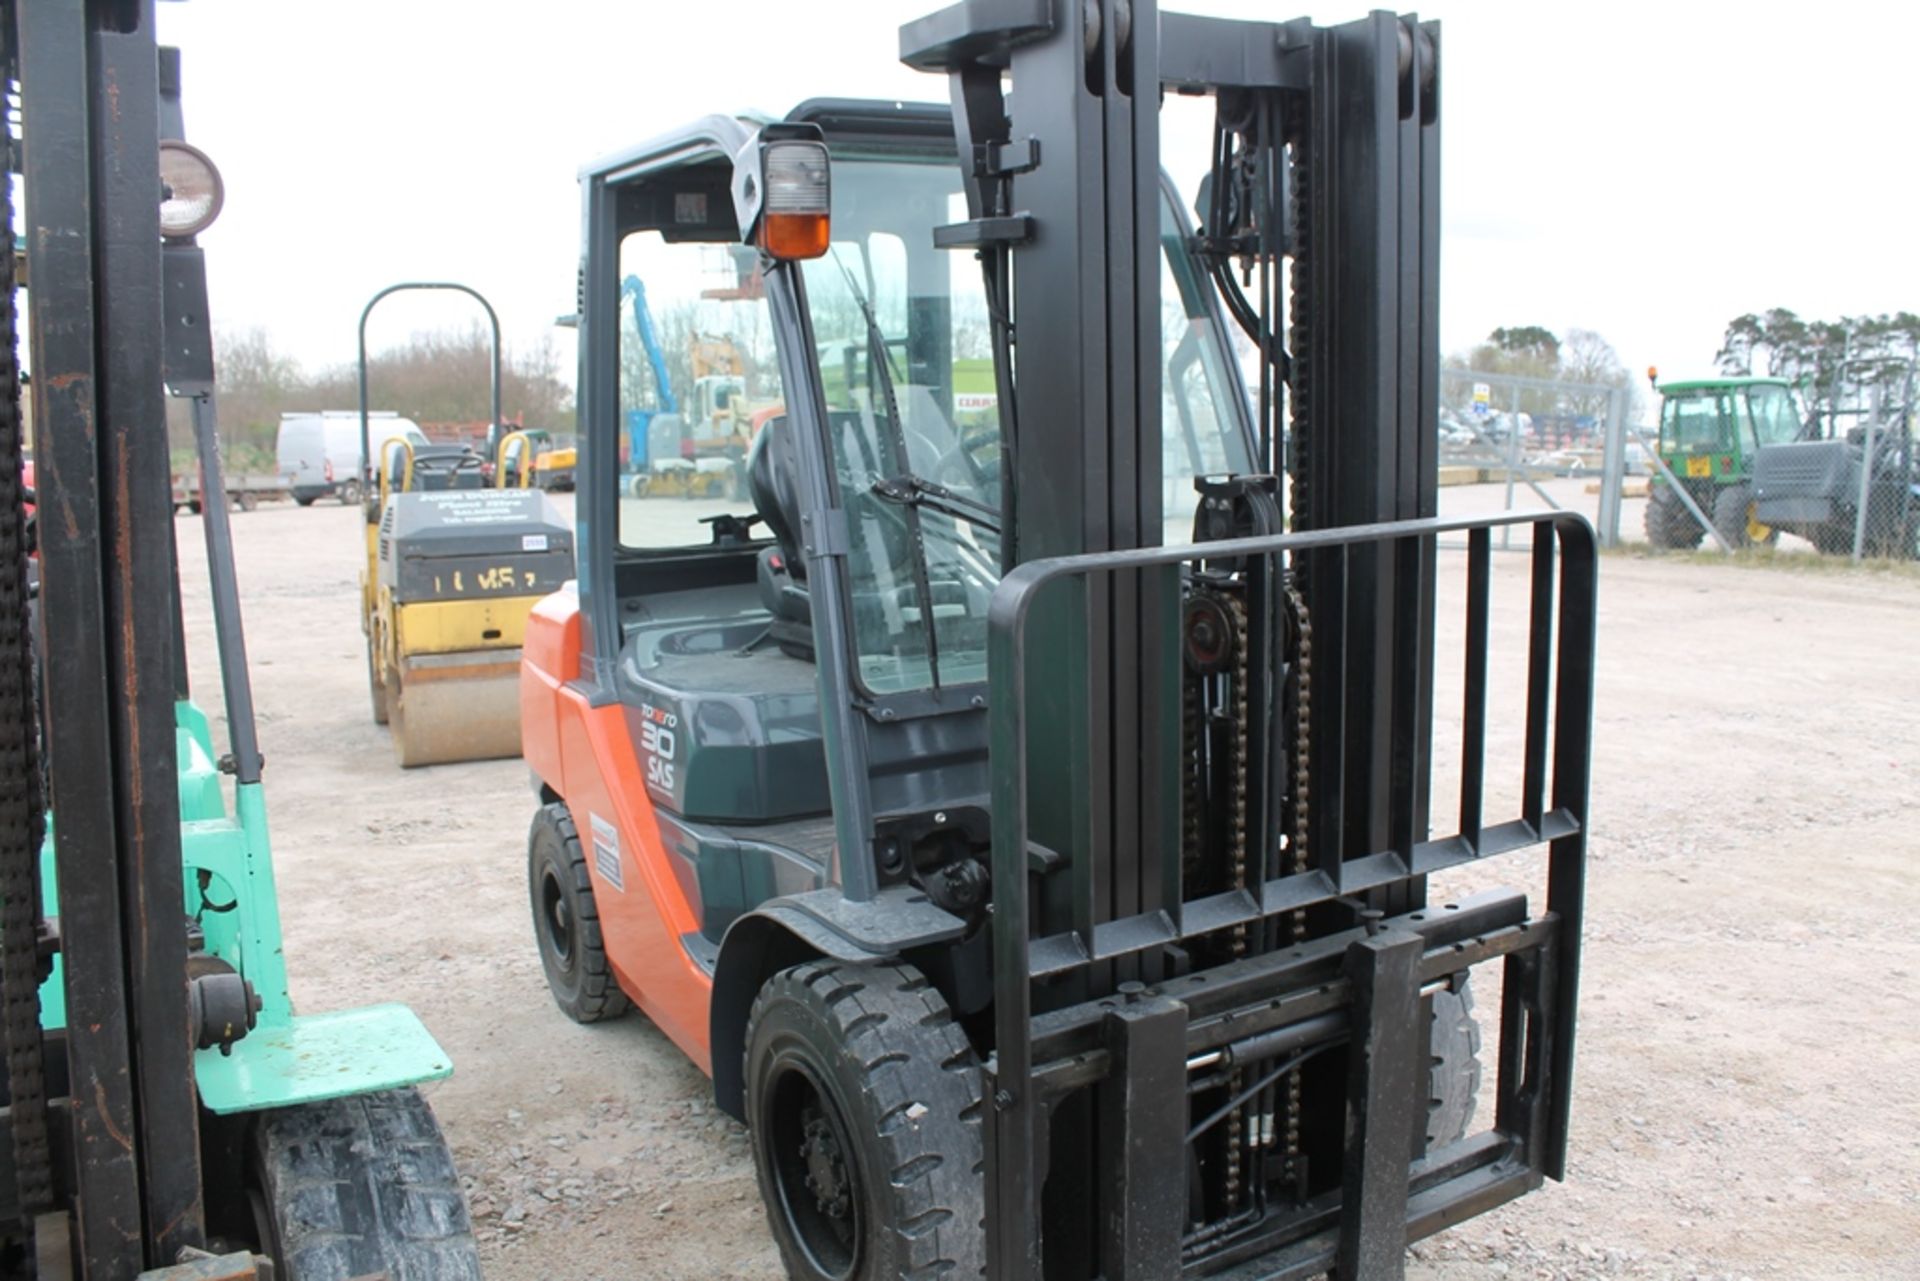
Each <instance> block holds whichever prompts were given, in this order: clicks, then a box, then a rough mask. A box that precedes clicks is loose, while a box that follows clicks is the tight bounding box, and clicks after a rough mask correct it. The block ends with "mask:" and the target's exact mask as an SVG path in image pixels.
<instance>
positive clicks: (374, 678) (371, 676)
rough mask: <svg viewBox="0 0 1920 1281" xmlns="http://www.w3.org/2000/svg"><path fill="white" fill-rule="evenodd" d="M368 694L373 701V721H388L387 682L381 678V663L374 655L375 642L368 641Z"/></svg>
mask: <svg viewBox="0 0 1920 1281" xmlns="http://www.w3.org/2000/svg"><path fill="white" fill-rule="evenodd" d="M367 694H368V696H369V697H370V698H371V700H372V702H373V723H374V724H375V725H385V724H386V723H387V683H386V682H385V681H383V680H381V679H380V664H379V662H378V660H376V659H375V658H374V656H373V642H372V641H371V640H369V641H368V642H367Z"/></svg>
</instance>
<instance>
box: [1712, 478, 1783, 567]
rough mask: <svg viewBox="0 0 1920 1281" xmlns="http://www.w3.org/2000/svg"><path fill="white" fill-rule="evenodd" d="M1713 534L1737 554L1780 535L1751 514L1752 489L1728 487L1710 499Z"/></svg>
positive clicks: (1737, 486)
mask: <svg viewBox="0 0 1920 1281" xmlns="http://www.w3.org/2000/svg"><path fill="white" fill-rule="evenodd" d="M1711 514H1712V516H1713V532H1714V533H1716V534H1718V535H1720V541H1721V542H1723V543H1725V544H1726V545H1727V549H1728V550H1729V551H1736V552H1737V551H1740V550H1742V549H1744V548H1748V547H1752V546H1754V545H1755V544H1765V545H1771V544H1773V543H1776V542H1779V541H1780V535H1779V534H1778V533H1777V532H1775V530H1774V529H1773V528H1772V527H1771V526H1768V525H1762V524H1761V523H1760V522H1759V521H1757V520H1755V519H1754V515H1753V486H1752V485H1728V486H1726V487H1724V488H1723V489H1721V490H1720V492H1719V493H1717V494H1715V495H1714V496H1713V511H1712V513H1711Z"/></svg>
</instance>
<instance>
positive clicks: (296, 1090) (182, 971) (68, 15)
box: [0, 0, 479, 1281]
mask: <svg viewBox="0 0 1920 1281" xmlns="http://www.w3.org/2000/svg"><path fill="white" fill-rule="evenodd" d="M0 55H3V56H4V60H5V63H6V66H5V73H6V75H7V77H8V79H9V81H10V82H17V83H18V85H19V92H20V109H19V129H20V134H21V137H20V139H19V140H17V141H16V140H13V139H11V138H9V139H8V140H7V141H5V142H4V143H0V146H4V147H5V150H6V152H7V156H6V159H7V161H8V163H7V166H6V178H7V182H6V194H5V198H4V200H3V201H0V210H4V212H5V213H7V214H8V215H9V217H8V221H9V223H10V222H11V214H12V210H13V199H14V192H15V183H14V178H15V176H16V175H17V176H18V178H19V180H20V188H21V189H23V190H24V193H25V197H26V200H25V203H26V209H25V217H24V220H23V221H24V225H25V229H26V230H25V236H24V238H23V241H22V248H21V249H20V251H18V252H16V253H13V254H8V255H7V256H6V258H5V263H4V267H3V268H0V270H4V273H5V279H0V303H4V317H5V319H4V323H0V565H4V569H0V768H4V770H5V772H6V776H7V782H6V787H5V789H4V791H0V806H4V809H5V818H4V821H0V899H3V900H4V903H3V906H0V912H3V913H4V915H3V916H0V943H3V944H4V946H3V947H0V996H4V1002H3V1008H4V1027H0V1034H3V1035H4V1041H5V1047H6V1058H7V1090H8V1094H7V1104H6V1108H5V1110H4V1112H0V1130H3V1131H4V1134H3V1135H0V1270H4V1271H5V1272H6V1274H7V1275H26V1276H37V1277H41V1278H54V1277H82V1278H89V1279H95V1278H98V1279H101V1281H109V1279H110V1281H130V1279H131V1278H135V1277H153V1278H168V1279H169V1281H171V1279H173V1278H179V1279H180V1281H186V1279H187V1278H212V1277H221V1278H239V1277H253V1276H261V1277H266V1276H273V1277H277V1278H279V1279H280V1281H287V1279H288V1278H293V1279H294V1281H299V1279H301V1278H308V1279H317V1278H320V1277H341V1276H361V1275H369V1274H374V1273H384V1274H385V1275H388V1276H390V1277H392V1278H395V1279H396V1281H398V1279H399V1278H419V1279H421V1281H424V1279H425V1278H430V1277H431V1278H439V1277H450V1278H462V1279H464V1278H477V1277H478V1276H479V1268H478V1263H477V1259H476V1256H475V1253H474V1246H473V1240H472V1235H471V1231H470V1228H469V1226H468V1221H467V1213H466V1207H465V1204H464V1202H463V1200H462V1199H461V1195H460V1192H459V1187H458V1183H457V1180H456V1177H455V1174H454V1170H453V1166H452V1160H451V1156H450V1155H449V1153H448V1152H447V1149H446V1145H445V1142H444V1140H443V1139H442V1138H441V1137H440V1134H439V1130H438V1127H437V1124H436V1123H435V1121H434V1119H433V1114H432V1112H431V1110H430V1109H429V1108H428V1106H427V1104H426V1101H425V1100H424V1098H423V1097H422V1096H421V1095H420V1094H419V1093H418V1091H417V1090H415V1089H413V1088H412V1087H413V1086H414V1085H415V1084H417V1083H420V1082H425V1081H431V1080H434V1079H437V1078H440V1077H444V1076H446V1075H447V1074H448V1073H449V1072H450V1071H451V1070H452V1069H451V1063H450V1061H449V1059H448V1057H447V1054H446V1052H445V1051H444V1050H443V1049H442V1048H441V1047H440V1046H439V1045H438V1044H437V1043H436V1042H435V1041H434V1039H433V1037H432V1036H431V1035H430V1034H429V1033H428V1032H427V1030H426V1029H425V1028H424V1027H423V1026H422V1025H421V1023H420V1021H419V1019H418V1018H417V1017H416V1016H415V1015H414V1014H413V1013H412V1012H411V1011H410V1010H408V1009H406V1008H405V1007H404V1006H400V1005H392V1004H386V1005H373V1006H367V1007H362V1008H359V1009H350V1010H340V1011H326V1012H318V1013H302V1014H296V1013H295V1012H294V1010H293V1008H292V1003H291V1001H290V998H289V992H288V981H287V972H286V963H285V957H284V954H283V948H282V940H281V934H280V918H279V906H278V900H277V895H276V892H275V888H274V880H273V864H272V855H271V850H270V846H269V841H268V832H267V823H266V807H265V799H264V791H263V785H262V765H263V759H262V755H261V751H260V746H259V742H258V738H257V734H256V730H255V724H254V714H253V700H252V692H251V687H250V684H249V681H248V675H247V664H246V647H245V640H244V634H243V631H242V627H241V620H240V613H239V588H238V583H237V580H236V577H235V573H234V562H233V547H232V537H231V531H230V530H229V528H228V523H227V521H228V513H227V511H226V507H225V504H221V503H209V504H205V505H204V509H203V511H202V514H201V515H202V521H203V526H204V533H205V540H206V548H207V557H208V570H209V582H210V587H211V596H212V604H213V617H214V631H215V637H216V644H217V649H218V654H219V660H220V673H221V683H222V687H223V688H222V695H223V701H224V706H225V713H226V716H225V719H226V721H227V726H228V740H229V741H228V744H227V747H228V750H227V751H226V752H225V753H224V754H221V755H219V756H218V757H216V747H215V744H214V740H213V737H212V733H211V729H210V725H209V720H208V717H207V715H206V714H205V713H204V712H203V711H202V710H201V708H200V707H199V706H198V705H197V704H196V703H195V702H193V701H192V699H191V698H190V696H189V690H188V687H187V680H186V661H185V660H186V647H185V635H184V627H183V623H182V615H181V608H180V604H181V602H180V587H179V575H178V559H177V557H178V553H177V547H176V543H175V524H174V516H173V504H172V499H171V492H170V470H171V469H170V466H169V446H168V436H167V424H166V415H165V407H166V396H167V395H168V394H172V395H174V396H176V397H180V398H182V399H185V400H186V401H187V402H188V403H189V407H190V411H191V417H192V424H193V431H194V437H195V443H196V446H197V449H198V453H199V459H200V467H201V480H202V483H203V485H208V486H210V488H208V489H207V490H206V491H205V492H209V493H219V492H223V485H222V483H221V459H220V453H219V448H218V432H217V430H216V419H215V404H214V363H213V347H212V339H211V335H210V327H209V323H208V322H209V312H208V306H207V290H206V275H205V262H204V257H203V254H202V250H201V249H200V248H199V246H198V244H197V243H196V241H195V236H196V235H197V234H198V233H199V232H201V231H203V230H204V229H205V228H206V227H207V226H208V225H209V224H210V223H211V222H212V221H213V219H214V218H215V217H216V216H217V215H218V213H219V207H220V203H221V191H222V189H221V182H220V178H219V175H218V171H217V170H216V169H215V168H214V167H213V165H212V162H211V161H210V160H209V159H208V158H207V157H206V156H205V155H204V154H202V153H200V152H199V151H197V150H196V149H194V148H193V147H191V146H190V145H188V144H186V143H185V141H184V126H183V113H182V110H181V101H180V64H179V57H178V53H177V51H174V50H171V49H161V48H158V47H157V46H156V44H155V40H154V15H153V6H152V0H33V3H20V2H18V0H0ZM22 271H24V273H25V274H24V276H22V275H21V274H20V273H21V272H22ZM22 287H25V288H27V289H29V290H30V292H31V297H32V308H31V317H32V333H31V336H30V337H31V341H30V349H31V352H32V360H33V372H34V378H33V397H34V403H33V409H34V415H33V424H34V449H33V458H32V464H33V468H34V472H33V479H34V482H35V484H34V487H33V489H32V491H31V492H29V491H28V490H27V489H26V488H25V487H24V486H23V485H22V483H21V482H22V465H23V461H24V460H23V446H24V440H23V435H22V431H21V423H22V415H21V413H20V408H21V406H20V394H21V385H20V379H19V368H20V362H19V358H18V347H19V339H20V335H19V334H18V333H17V331H16V320H17V317H18V316H20V315H21V314H22V313H21V308H20V307H19V301H20V291H21V288H22ZM29 504H32V505H33V510H34V515H33V516H32V517H29V516H28V515H27V512H28V510H29V507H28V505H29ZM42 516H44V517H45V518H44V519H42V518H41V517H42ZM36 553H37V561H35V560H34V559H33V557H34V555H35V554H36Z"/></svg>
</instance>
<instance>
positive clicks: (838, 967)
mask: <svg viewBox="0 0 1920 1281" xmlns="http://www.w3.org/2000/svg"><path fill="white" fill-rule="evenodd" d="M784 1002H793V1003H796V1004H798V1005H799V1006H800V1007H802V1008H803V1009H804V1010H806V1011H808V1012H809V1013H810V1014H811V1015H812V1016H813V1017H814V1018H816V1019H818V1020H819V1021H820V1022H821V1023H822V1024H824V1026H825V1029H826V1030H827V1032H828V1034H829V1036H830V1037H831V1038H832V1039H833V1042H834V1043H835V1044H837V1045H838V1047H839V1048H840V1053H841V1065H842V1067H843V1069H844V1074H843V1076H842V1078H841V1079H842V1083H843V1084H844V1085H848V1086H851V1087H852V1088H853V1089H855V1090H857V1092H858V1101H857V1102H856V1104H855V1106H856V1107H857V1108H858V1109H859V1111H860V1112H861V1113H863V1115H857V1116H852V1117H849V1118H848V1121H849V1122H850V1124H851V1126H852V1127H853V1129H854V1132H855V1134H856V1136H857V1139H858V1140H862V1141H868V1147H867V1155H868V1156H869V1158H871V1161H870V1164H871V1165H872V1166H873V1167H874V1170H875V1173H876V1174H877V1175H878V1176H879V1177H880V1178H883V1179H884V1180H885V1182H886V1186H885V1187H884V1188H874V1189H872V1191H873V1193H874V1194H876V1195H879V1196H885V1197H886V1198H887V1199H888V1200H889V1201H890V1202H891V1204H890V1206H889V1207H888V1210H887V1212H886V1213H885V1214H883V1215H881V1216H879V1226H878V1230H884V1231H885V1232H886V1233H888V1234H890V1235H891V1236H892V1237H893V1249H892V1251H891V1253H892V1255H893V1258H894V1261H893V1265H892V1266H888V1267H887V1268H886V1270H885V1271H881V1270H878V1266H877V1265H884V1261H883V1260H874V1259H870V1260H869V1262H868V1266H866V1267H865V1268H863V1269H862V1271H861V1274H860V1275H861V1277H862V1279H863V1281H891V1278H894V1277H900V1278H921V1277H926V1278H934V1277H977V1276H985V1275H986V1208H985V1207H986V1199H985V1189H986V1183H985V1158H984V1152H983V1147H982V1136H981V1118H982V1115H983V1100H982V1097H981V1075H980V1066H979V1060H978V1059H977V1058H976V1057H975V1055H974V1051H973V1045H972V1043H971V1042H969V1041H968V1040H967V1037H966V1033H965V1032H963V1031H962V1030H961V1028H960V1025H959V1023H958V1022H956V1021H955V1019H954V1017H953V1012H952V1011H951V1010H950V1009H949V1008H948V1007H947V1002H946V999H945V998H944V997H942V996H941V995H940V992H939V990H938V989H937V988H935V987H934V986H933V985H932V984H931V983H930V982H928V981H927V979H926V977H925V976H924V975H922V974H921V973H919V971H917V970H915V969H913V968H912V967H911V966H905V965H855V964H849V963H847V962H842V961H830V960H822V961H815V962H809V963H807V964H805V965H798V966H795V967H793V968H792V969H789V970H784V971H782V972H780V973H779V974H776V975H774V976H773V977H772V978H770V979H768V980H767V982H766V984H765V985H764V986H762V988H761V989H760V994H759V996H758V997H757V998H756V999H755V1001H754V1004H753V1011H752V1013H751V1014H750V1015H749V1016H748V1020H747V1040H746V1043H747V1055H748V1063H747V1072H746V1077H747V1080H748V1082H749V1086H748V1090H747V1109H748V1116H747V1123H748V1127H749V1128H750V1129H752V1130H754V1131H755V1133H756V1135H757V1134H758V1132H759V1126H758V1119H757V1117H756V1116H755V1112H756V1111H757V1105H758V1091H757V1090H756V1089H755V1088H754V1079H755V1078H754V1074H753V1065H752V1055H753V1052H754V1047H755V1032H756V1030H757V1029H758V1028H759V1027H760V1025H761V1023H762V1021H763V1020H764V1019H765V1018H766V1017H767V1015H768V1013H769V1012H770V1011H771V1010H773V1009H775V1008H776V1007H777V1006H779V1005H780V1004H782V1003H784ZM916 1105H918V1107H920V1108H924V1109H925V1111H924V1112H920V1113H919V1114H918V1115H915V1108H916ZM868 1136H871V1139H870V1141H869V1140H868ZM755 1155H756V1160H755V1167H756V1171H757V1173H758V1175H759V1178H760V1191H761V1195H762V1197H763V1198H765V1199H766V1201H767V1205H768V1210H769V1213H770V1215H774V1216H776V1217H777V1215H778V1213H779V1212H778V1210H777V1208H776V1207H777V1204H778V1202H777V1199H776V1198H777V1193H776V1192H775V1190H774V1189H773V1188H772V1187H771V1186H770V1182H769V1179H770V1176H769V1174H768V1172H767V1170H766V1166H765V1162H764V1161H763V1160H761V1159H759V1152H758V1149H757V1147H756V1153H755ZM774 1236H775V1239H776V1240H780V1243H781V1250H782V1253H783V1255H787V1245H786V1242H785V1241H784V1240H781V1233H780V1230H779V1226H778V1224H777V1223H776V1225H775V1232H774ZM786 1261H787V1267H788V1270H789V1271H790V1272H791V1273H792V1274H793V1275H795V1276H802V1275H805V1271H804V1268H803V1267H802V1266H800V1265H799V1261H798V1260H796V1259H795V1258H794V1257H793V1256H791V1255H787V1259H786Z"/></svg>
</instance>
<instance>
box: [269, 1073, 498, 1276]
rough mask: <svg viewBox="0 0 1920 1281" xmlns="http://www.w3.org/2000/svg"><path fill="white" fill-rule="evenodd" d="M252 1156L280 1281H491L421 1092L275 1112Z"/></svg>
mask: <svg viewBox="0 0 1920 1281" xmlns="http://www.w3.org/2000/svg"><path fill="white" fill-rule="evenodd" d="M252 1157H253V1161H254V1170H255V1175H256V1178H257V1180H258V1185H259V1188H260V1191H261V1193H262V1195H263V1197H264V1199H265V1201H266V1205H267V1209H268V1212H269V1213H270V1214H271V1215H272V1216H273V1223H274V1230H275V1232H276V1233H277V1234H278V1237H279V1242H278V1244H279V1247H280V1259H279V1260H278V1262H279V1264H280V1270H279V1271H278V1272H276V1274H275V1275H277V1276H279V1277H281V1278H282V1281H347V1279H348V1278H353V1277H364V1276H372V1275H384V1276H386V1277H387V1278H388V1279H389V1281H481V1278H480V1256H479V1253H478V1250H477V1248H476V1246H475V1244H474V1239H473V1225H472V1222H471V1220H470V1219H469V1218H468V1215H467V1203H466V1199H465V1198H464V1197H463V1196H462V1195H461V1193H460V1180H459V1175H458V1174H457V1173H456V1172H455V1170H454V1166H453V1154H452V1153H451V1152H449V1151H448V1150H447V1143H446V1139H445V1138H444V1137H443V1136H442V1135H441V1133H440V1125H439V1122H438V1121H436V1120H435V1119H434V1115H433V1109H432V1108H431V1107H430V1106H428V1104H427V1101H426V1099H425V1098H423V1097H421V1094H420V1091H418V1090H416V1089H413V1088H411V1087H409V1088H407V1089H401V1090H384V1091H381V1092H380V1093H377V1094H362V1095H356V1096H353V1097H351V1098H344V1099H329V1100H327V1101H325V1102H322V1103H307V1104H302V1105H300V1106H298V1107H291V1108H283V1109H281V1110H279V1111H276V1112H268V1113H266V1114H264V1115H262V1116H261V1118H260V1119H259V1121H258V1122H257V1123H256V1125H255V1127H254V1133H253V1152H252Z"/></svg>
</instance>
